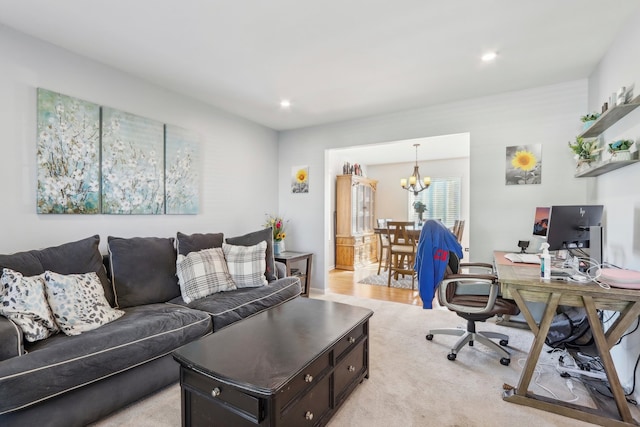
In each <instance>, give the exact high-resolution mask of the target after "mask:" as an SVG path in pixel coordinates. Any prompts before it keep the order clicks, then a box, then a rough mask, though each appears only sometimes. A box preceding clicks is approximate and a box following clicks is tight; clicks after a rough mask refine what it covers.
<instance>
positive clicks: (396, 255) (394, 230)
mask: <svg viewBox="0 0 640 427" xmlns="http://www.w3.org/2000/svg"><path fill="white" fill-rule="evenodd" d="M413 226H414V223H413V222H408V221H390V222H388V223H387V238H388V239H389V245H390V246H389V257H390V265H389V278H388V280H387V286H391V276H393V277H394V279H396V280H398V276H399V275H402V276H403V277H404V276H406V275H408V274H410V275H411V289H414V286H415V270H414V268H413V264H414V262H415V258H416V241H417V239H416V238H415V233H412V232H411V231H413V230H412V228H413Z"/></svg>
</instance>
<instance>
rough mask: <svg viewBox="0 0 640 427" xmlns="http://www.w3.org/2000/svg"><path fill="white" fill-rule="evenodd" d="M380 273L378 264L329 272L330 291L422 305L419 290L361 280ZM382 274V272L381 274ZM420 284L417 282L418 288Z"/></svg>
mask: <svg viewBox="0 0 640 427" xmlns="http://www.w3.org/2000/svg"><path fill="white" fill-rule="evenodd" d="M377 272H378V264H371V265H369V266H367V267H365V268H361V269H358V270H356V271H347V270H332V271H330V272H329V280H328V284H329V291H330V292H333V293H336V294H343V295H353V296H357V297H361V298H371V299H378V300H383V301H393V302H399V303H403V304H411V305H422V300H421V299H420V294H419V292H418V290H417V289H416V290H411V289H399V288H390V287H387V286H377V285H365V284H363V283H358V281H359V280H362V279H363V278H365V277H367V276H369V275H371V274H376V273H377ZM380 274H382V271H381V272H380ZM417 285H418V283H417V282H416V288H417Z"/></svg>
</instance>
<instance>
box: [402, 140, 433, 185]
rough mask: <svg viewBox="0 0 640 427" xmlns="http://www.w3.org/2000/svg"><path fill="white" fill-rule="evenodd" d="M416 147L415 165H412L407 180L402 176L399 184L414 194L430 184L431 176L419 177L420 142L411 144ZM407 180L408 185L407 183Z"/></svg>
mask: <svg viewBox="0 0 640 427" xmlns="http://www.w3.org/2000/svg"><path fill="white" fill-rule="evenodd" d="M413 146H414V147H416V165H415V166H414V167H413V173H412V174H411V176H410V177H409V179H408V180H407V178H402V179H401V180H400V185H401V186H402V188H404V189H405V190H407V191H411V192H412V193H413V194H414V195H415V196H417V195H418V193H419V192H421V191H422V190H426V189H427V188H429V186H430V185H431V177H428V176H425V177H424V178H423V179H421V178H420V171H419V170H418V147H419V146H420V144H413ZM407 181H408V183H409V185H407Z"/></svg>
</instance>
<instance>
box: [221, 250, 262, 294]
mask: <svg viewBox="0 0 640 427" xmlns="http://www.w3.org/2000/svg"><path fill="white" fill-rule="evenodd" d="M222 250H223V251H224V257H225V259H226V260H227V266H228V267H229V273H231V277H233V281H234V282H236V286H237V287H239V288H256V287H258V286H264V285H266V284H267V283H268V282H267V278H266V277H265V275H264V272H265V270H266V269H267V262H266V260H265V252H266V250H267V242H265V241H262V242H260V243H258V244H257V245H253V246H235V245H229V244H227V243H223V244H222Z"/></svg>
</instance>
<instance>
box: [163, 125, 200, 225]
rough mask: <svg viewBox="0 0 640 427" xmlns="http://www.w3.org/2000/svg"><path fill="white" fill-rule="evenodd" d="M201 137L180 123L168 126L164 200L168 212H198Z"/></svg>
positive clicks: (166, 133)
mask: <svg viewBox="0 0 640 427" xmlns="http://www.w3.org/2000/svg"><path fill="white" fill-rule="evenodd" d="M199 150H200V144H199V137H198V135H197V134H196V133H195V132H192V131H189V130H187V129H182V128H180V127H177V126H172V125H166V126H165V158H166V167H165V174H166V176H165V203H166V213H168V214H190V215H195V214H197V213H198V210H199V207H200V198H199V194H200V191H199V190H200V189H199V186H198V183H199V180H200V174H199V169H200V168H199V161H198V159H199V158H200V152H199Z"/></svg>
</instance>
